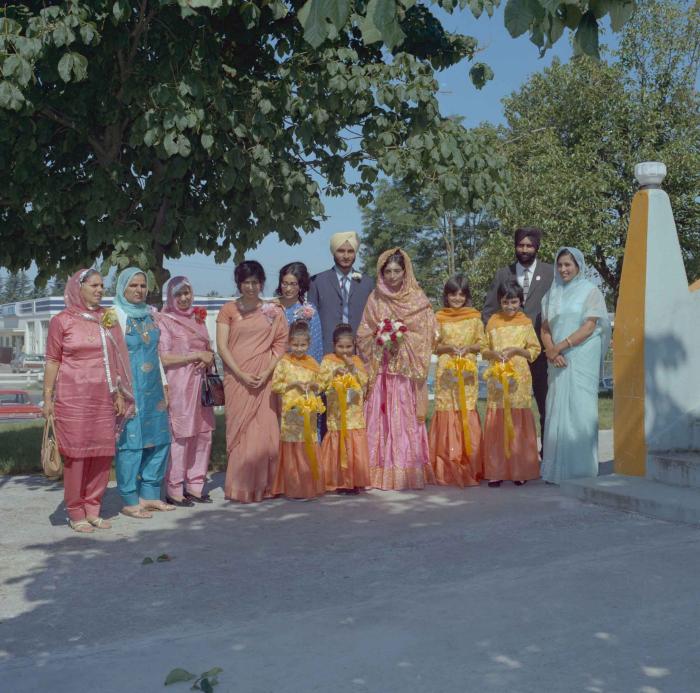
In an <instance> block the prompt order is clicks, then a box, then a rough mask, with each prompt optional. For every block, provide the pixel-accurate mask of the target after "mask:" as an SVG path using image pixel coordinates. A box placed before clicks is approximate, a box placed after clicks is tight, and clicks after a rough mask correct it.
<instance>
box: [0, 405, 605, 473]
mask: <svg viewBox="0 0 700 693" xmlns="http://www.w3.org/2000/svg"><path fill="white" fill-rule="evenodd" d="M612 403H613V401H612V396H611V395H601V396H600V398H599V399H598V412H599V417H600V419H599V421H600V424H599V425H600V428H601V429H607V428H612ZM478 408H479V414H480V415H481V418H482V421H483V419H484V414H485V409H486V402H485V400H479V404H478ZM533 412H534V414H535V421H536V422H537V427H538V429H539V417H538V415H537V407H535V406H534V405H533ZM431 414H432V402H431V406H430V410H429V413H428V416H429V417H430V415H431ZM42 431H43V419H39V420H38V421H37V420H35V421H27V422H21V423H20V422H17V423H11V424H0V474H37V473H41V436H42ZM210 468H211V469H212V470H213V471H221V470H224V469H226V422H225V421H224V415H223V413H221V414H217V415H216V431H214V440H213V444H212V450H211V465H210Z"/></svg>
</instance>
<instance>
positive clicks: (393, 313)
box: [357, 248, 437, 490]
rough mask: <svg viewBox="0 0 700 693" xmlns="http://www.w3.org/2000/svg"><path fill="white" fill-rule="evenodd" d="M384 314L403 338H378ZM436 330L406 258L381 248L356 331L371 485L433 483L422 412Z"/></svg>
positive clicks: (391, 486) (424, 411) (400, 252)
mask: <svg viewBox="0 0 700 693" xmlns="http://www.w3.org/2000/svg"><path fill="white" fill-rule="evenodd" d="M387 318H388V319H390V320H395V321H396V320H398V321H401V323H403V324H404V325H405V326H406V328H407V330H406V332H405V333H404V336H403V338H402V339H399V341H398V342H396V343H391V345H390V346H386V347H385V346H382V345H380V344H378V343H377V336H376V331H377V328H378V326H379V325H380V323H382V322H383V321H384V320H385V319H387ZM436 332H437V323H436V322H435V315H434V313H433V310H432V307H431V305H430V301H428V299H427V297H426V295H425V294H424V293H423V290H422V289H421V288H420V286H418V282H417V281H416V278H415V275H414V273H413V265H412V264H411V259H410V258H409V257H408V255H407V254H406V253H405V252H404V251H403V250H401V249H399V248H393V249H391V250H387V251H385V252H384V253H382V254H381V255H380V256H379V260H378V262H377V286H376V288H375V289H374V291H373V292H372V293H371V294H370V297H369V300H368V301H367V305H366V307H365V312H364V314H363V315H362V322H361V323H360V327H359V328H358V330H357V342H358V347H359V349H360V353H361V354H362V357H363V358H364V359H365V361H366V362H367V364H368V371H369V382H370V386H369V387H370V390H369V396H368V398H367V404H366V406H365V417H366V420H367V440H368V443H369V459H370V462H369V464H370V480H371V484H372V486H373V487H375V488H381V489H384V490H390V489H404V488H423V486H424V485H425V484H426V483H433V482H434V479H433V472H432V468H431V466H430V459H429V454H428V435H427V432H426V429H425V416H426V414H427V410H428V391H427V388H426V379H427V377H428V368H429V366H430V355H431V352H432V346H433V340H434V339H435V335H436Z"/></svg>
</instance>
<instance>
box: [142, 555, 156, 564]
mask: <svg viewBox="0 0 700 693" xmlns="http://www.w3.org/2000/svg"><path fill="white" fill-rule="evenodd" d="M151 563H153V559H152V558H151V557H150V556H146V558H144V559H143V560H142V561H141V565H151Z"/></svg>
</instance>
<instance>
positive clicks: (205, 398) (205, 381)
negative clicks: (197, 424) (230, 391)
mask: <svg viewBox="0 0 700 693" xmlns="http://www.w3.org/2000/svg"><path fill="white" fill-rule="evenodd" d="M201 399H202V406H203V407H222V406H223V405H224V383H223V381H222V380H221V376H220V375H219V371H218V370H217V369H216V365H214V366H212V370H210V371H208V372H207V373H205V374H204V377H203V378H202V395H201Z"/></svg>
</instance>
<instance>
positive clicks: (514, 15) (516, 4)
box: [503, 0, 535, 38]
mask: <svg viewBox="0 0 700 693" xmlns="http://www.w3.org/2000/svg"><path fill="white" fill-rule="evenodd" d="M503 19H504V21H505V25H506V29H508V33H509V34H510V35H511V36H512V37H513V38H517V37H518V36H522V35H523V34H524V33H525V32H526V31H527V30H528V29H529V28H530V25H531V24H532V22H533V21H534V19H535V13H534V11H533V8H532V0H508V3H507V4H506V9H505V12H504V16H503Z"/></svg>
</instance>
